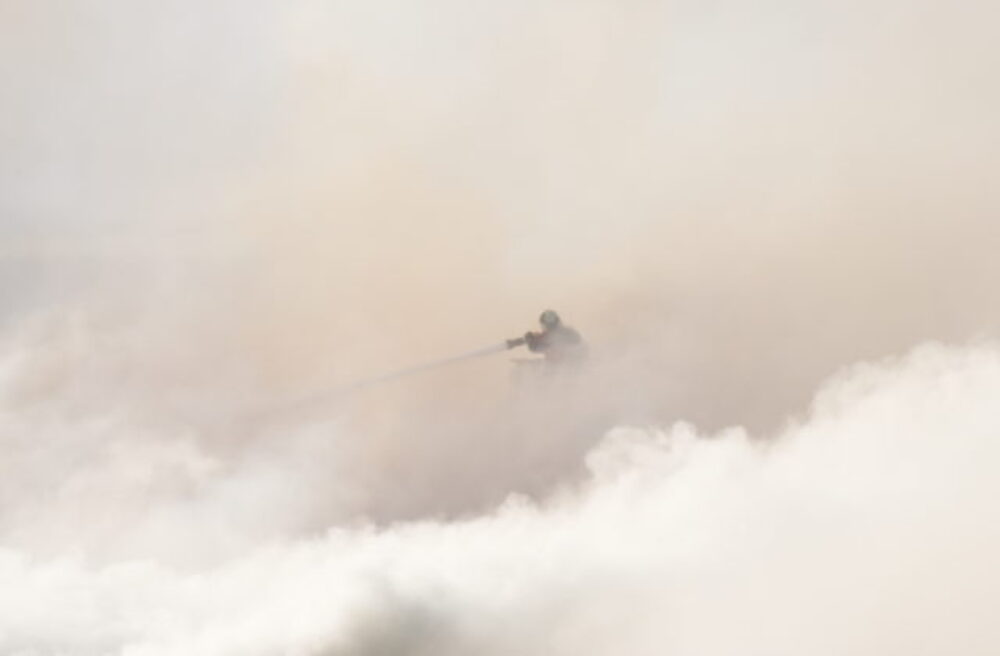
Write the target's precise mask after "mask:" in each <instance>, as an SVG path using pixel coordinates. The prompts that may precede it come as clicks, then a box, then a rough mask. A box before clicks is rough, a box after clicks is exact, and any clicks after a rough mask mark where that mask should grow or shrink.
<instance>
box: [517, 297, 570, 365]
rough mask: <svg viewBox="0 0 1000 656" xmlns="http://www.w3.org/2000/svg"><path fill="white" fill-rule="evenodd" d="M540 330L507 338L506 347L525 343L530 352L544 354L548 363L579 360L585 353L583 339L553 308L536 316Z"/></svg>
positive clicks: (566, 362)
mask: <svg viewBox="0 0 1000 656" xmlns="http://www.w3.org/2000/svg"><path fill="white" fill-rule="evenodd" d="M538 323H540V324H541V326H542V330H541V331H539V332H527V333H525V334H524V337H517V338H514V339H508V340H507V348H515V347H517V346H521V345H525V344H526V345H527V346H528V350H529V351H531V352H532V353H540V354H541V355H543V356H545V362H547V363H550V364H557V365H558V364H569V363H573V362H580V361H581V360H583V358H584V357H585V355H586V347H585V346H584V344H583V339H582V338H581V337H580V333H578V332H577V331H576V330H575V329H573V328H571V327H570V326H567V325H566V324H564V323H563V322H562V319H561V318H560V317H559V315H558V314H557V313H556V311H555V310H546V311H545V312H542V314H541V316H540V317H538Z"/></svg>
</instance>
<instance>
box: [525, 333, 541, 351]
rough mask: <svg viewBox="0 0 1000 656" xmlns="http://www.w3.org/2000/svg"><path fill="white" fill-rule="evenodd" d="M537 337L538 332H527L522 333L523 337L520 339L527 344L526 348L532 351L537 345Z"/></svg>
mask: <svg viewBox="0 0 1000 656" xmlns="http://www.w3.org/2000/svg"><path fill="white" fill-rule="evenodd" d="M538 338H539V335H538V333H532V332H527V333H524V337H523V338H522V339H523V340H524V342H525V344H527V345H528V348H529V349H531V350H532V351H534V350H535V347H536V346H537V345H538Z"/></svg>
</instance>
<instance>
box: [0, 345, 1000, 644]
mask: <svg viewBox="0 0 1000 656" xmlns="http://www.w3.org/2000/svg"><path fill="white" fill-rule="evenodd" d="M998 399H1000V348H998V347H997V346H996V345H993V344H985V345H981V346H969V347H964V348H959V347H945V346H942V345H937V344H929V345H926V346H923V347H921V348H919V349H917V350H916V351H914V352H913V353H911V354H910V355H908V356H906V357H905V358H900V359H892V360H887V361H883V362H880V363H875V364H863V365H858V366H855V367H851V368H849V369H847V370H845V371H844V372H843V373H841V374H839V375H838V376H837V377H835V378H834V379H832V380H831V381H830V382H828V383H827V384H826V385H825V386H824V387H823V389H822V390H821V391H820V392H819V394H818V395H817V396H816V399H815V401H814V403H813V406H812V408H811V410H810V412H809V414H808V416H806V417H804V418H803V419H801V420H799V421H797V422H795V423H794V425H792V426H790V427H789V428H788V429H787V430H786V431H785V432H784V433H783V434H781V435H779V436H776V437H775V439H773V440H758V439H754V438H752V437H750V436H748V435H747V433H746V431H744V430H743V429H738V428H734V429H729V430H726V431H723V432H722V433H719V434H716V435H699V434H698V432H697V430H696V429H695V428H693V427H691V426H688V425H684V424H679V425H677V426H674V427H673V428H671V429H669V430H660V429H656V428H648V429H643V428H621V429H616V430H614V431H612V432H611V433H609V434H608V435H607V436H606V437H605V438H604V440H603V441H602V443H601V444H600V446H598V447H597V448H595V449H594V450H593V451H591V453H590V454H589V455H588V456H587V459H586V462H587V467H588V470H589V472H590V473H589V476H588V478H587V480H586V481H585V482H583V483H582V484H580V485H578V486H572V487H568V488H566V489H564V490H562V491H561V492H559V493H557V494H555V495H554V496H552V497H550V498H549V499H547V500H545V501H544V502H542V503H538V504H536V503H533V502H530V501H528V500H526V499H524V498H522V497H518V496H513V497H511V498H510V499H508V501H507V502H506V503H505V504H503V505H502V506H501V507H500V508H498V509H497V510H495V511H494V512H492V513H489V514H487V515H484V516H481V517H478V518H472V519H468V520H464V521H453V522H438V521H433V520H423V521H417V522H407V523H401V524H396V525H392V526H388V527H383V528H373V527H365V526H357V527H350V526H347V527H342V528H334V529H330V530H329V531H326V532H325V533H320V534H316V535H315V536H314V537H310V538H280V537H274V538H272V539H270V540H266V541H264V542H261V543H259V544H256V545H255V546H246V547H245V548H244V549H243V550H242V551H241V552H240V553H239V554H237V555H234V556H232V557H231V558H229V559H227V560H225V561H224V562H222V563H220V564H217V565H215V566H212V567H206V568H195V569H187V570H185V569H183V568H182V569H177V568H174V567H171V566H168V565H164V564H163V563H161V562H157V561H155V560H148V559H132V558H122V559H120V560H117V561H115V562H112V563H105V564H97V563H92V562H88V560H87V558H86V557H84V556H82V555H78V556H73V555H71V554H69V555H67V554H64V555H58V556H50V557H42V556H38V555H34V554H32V553H31V552H30V551H25V550H22V549H18V548H11V547H7V548H5V549H4V550H3V553H2V557H0V569H2V578H3V580H4V581H5V585H4V586H3V588H2V590H0V609H2V612H0V617H2V618H3V620H2V623H0V647H2V650H3V651H4V652H5V653H15V654H49V653H52V654H59V653H67V654H101V653H123V654H124V653H127V654H142V655H153V654H157V655H158V654H274V653H301V654H326V655H332V654H402V653H406V654H439V655H445V654H466V653H481V654H509V653H521V654H557V655H558V654H567V655H568V654H588V655H597V654H617V653H623V652H626V653H631V654H654V653H655V654H662V653H670V654H678V655H684V654H747V653H751V654H799V653H803V652H806V653H810V654H843V653H856V654H872V655H874V654H884V653H887V652H893V653H914V654H939V653H945V652H959V653H963V654H969V655H977V656H978V655H984V656H985V655H986V654H991V653H993V652H994V651H995V650H996V648H997V646H998V645H1000V633H998V630H997V629H996V627H995V624H994V623H993V621H992V617H991V611H990V609H991V608H992V606H993V603H994V601H995V595H996V592H995V591H996V589H997V585H998V584H1000V580H998V579H1000V576H998V574H997V571H998V570H997V568H996V566H995V565H996V556H995V554H996V552H997V549H998V547H1000V521H998V520H1000V516H998V514H1000V513H998V510H997V506H996V504H995V503H993V499H995V498H996V496H997V493H998V492H1000V490H998V489H997V482H996V476H995V472H994V466H993V463H994V462H995V461H996V458H997V457H998V456H1000V442H997V440H996V436H997V434H998V432H1000V420H998V418H997V414H996V413H995V411H994V410H995V407H996V404H997V401H998ZM131 456H132V457H133V462H135V461H139V462H142V461H147V462H150V463H159V464H160V465H161V466H166V465H167V464H168V463H169V462H171V461H173V460H174V459H173V458H172V457H165V456H164V454H161V453H155V454H154V453H138V454H136V453H133V454H131ZM182 459H184V458H182ZM84 469H86V467H84ZM204 475H205V476H208V477H213V476H219V473H218V472H212V471H210V470H209V471H206V472H204ZM108 476H109V473H108V472H107V471H102V472H101V474H100V477H101V478H102V479H103V478H107V477H108ZM265 497H266V494H265V495H262V496H261V497H258V499H256V500H255V499H252V498H248V497H246V496H243V497H242V500H243V502H245V503H254V501H264V505H265V507H266V498H265ZM303 497H304V495H303V496H300V497H299V502H300V503H307V502H306V501H304V498H303ZM200 503H201V504H204V502H200ZM157 505H158V502H155V501H154V502H153V503H152V504H151V505H150V507H149V510H150V511H152V512H154V513H155V512H156V511H157ZM5 510H6V508H5ZM36 512H37V514H39V515H41V516H44V515H45V513H47V512H51V507H50V506H48V505H47V504H41V503H40V504H38V505H37V507H36ZM90 519H91V520H93V519H94V517H90ZM215 519H216V520H218V521H223V522H226V521H230V522H231V521H233V518H232V517H227V516H226V515H225V514H216V515H215ZM141 523H142V522H141V519H140V518H138V517H133V518H128V519H125V520H124V521H121V522H119V523H118V524H117V525H116V526H115V527H114V531H115V535H116V536H118V538H119V539H122V540H126V541H127V540H128V536H129V534H130V533H131V532H132V531H133V530H134V529H135V528H136V527H137V526H141ZM182 537H183V539H184V540H190V541H192V542H200V541H205V540H211V539H213V534H212V532H211V531H208V532H206V533H203V532H202V531H201V529H200V528H197V527H188V529H187V530H184V531H180V532H179V531H178V527H176V526H174V527H171V528H170V530H169V532H168V533H167V538H168V539H170V540H175V541H176V540H179V539H181V538H182ZM175 548H176V546H175Z"/></svg>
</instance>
